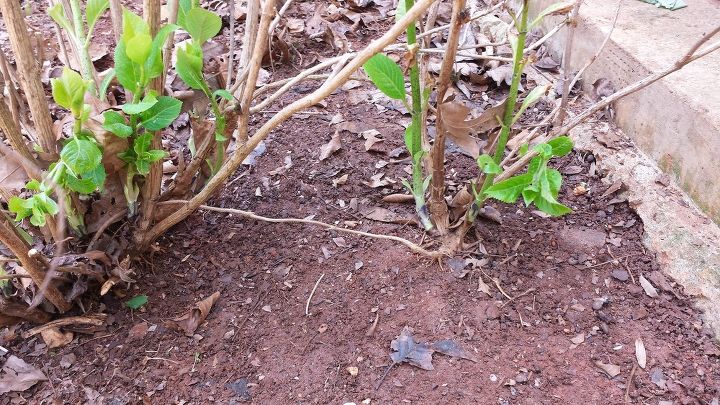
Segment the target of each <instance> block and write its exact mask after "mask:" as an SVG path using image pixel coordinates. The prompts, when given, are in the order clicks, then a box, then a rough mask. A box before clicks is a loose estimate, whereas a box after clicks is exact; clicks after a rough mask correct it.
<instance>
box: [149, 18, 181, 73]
mask: <svg viewBox="0 0 720 405" xmlns="http://www.w3.org/2000/svg"><path fill="white" fill-rule="evenodd" d="M178 28H180V27H179V26H177V25H175V24H167V25H164V26H163V27H162V28H160V31H158V33H157V35H155V38H154V39H153V42H152V46H151V50H150V55H148V57H147V60H146V61H145V76H146V79H147V80H148V82H149V81H150V80H152V79H154V78H156V77H159V76H160V75H162V74H163V70H164V69H165V65H164V64H163V58H162V50H163V46H164V45H165V41H167V39H168V37H169V36H170V34H172V33H173V32H174V31H175V30H176V29H178Z"/></svg>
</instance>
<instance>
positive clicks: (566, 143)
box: [547, 136, 573, 157]
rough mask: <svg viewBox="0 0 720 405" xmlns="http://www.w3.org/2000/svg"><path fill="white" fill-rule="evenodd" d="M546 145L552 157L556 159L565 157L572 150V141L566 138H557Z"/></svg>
mask: <svg viewBox="0 0 720 405" xmlns="http://www.w3.org/2000/svg"><path fill="white" fill-rule="evenodd" d="M547 144H548V145H550V147H551V148H552V155H553V156H558V157H560V156H565V155H567V154H568V153H570V151H572V148H573V141H572V140H571V139H570V138H569V137H567V136H558V137H557V138H554V139H551V140H550V141H548V142H547Z"/></svg>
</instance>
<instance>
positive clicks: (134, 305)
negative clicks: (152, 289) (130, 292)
mask: <svg viewBox="0 0 720 405" xmlns="http://www.w3.org/2000/svg"><path fill="white" fill-rule="evenodd" d="M147 302H148V296H147V295H138V296H135V297H132V298H130V299H129V300H127V301H126V302H125V306H127V307H128V308H130V309H138V308H140V307H142V306H143V305H145V304H147Z"/></svg>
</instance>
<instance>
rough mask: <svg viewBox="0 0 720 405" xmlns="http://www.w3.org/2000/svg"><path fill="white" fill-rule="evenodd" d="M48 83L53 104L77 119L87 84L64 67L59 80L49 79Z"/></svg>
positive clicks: (80, 112)
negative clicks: (50, 87)
mask: <svg viewBox="0 0 720 405" xmlns="http://www.w3.org/2000/svg"><path fill="white" fill-rule="evenodd" d="M50 83H51V86H52V95H53V99H54V100H55V102H56V103H57V104H58V105H59V106H61V107H63V108H66V109H68V110H70V111H71V112H72V114H73V116H74V117H75V118H79V117H80V115H81V114H82V110H83V104H84V100H85V91H86V90H87V88H88V82H86V81H85V80H83V78H82V76H80V74H79V73H77V72H76V71H74V70H72V69H70V68H69V67H65V68H64V69H63V72H62V75H61V76H60V77H59V78H56V79H51V80H50Z"/></svg>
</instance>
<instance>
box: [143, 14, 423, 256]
mask: <svg viewBox="0 0 720 405" xmlns="http://www.w3.org/2000/svg"><path fill="white" fill-rule="evenodd" d="M434 1H435V0H420V1H418V2H417V3H416V4H415V5H414V6H413V7H412V8H411V9H410V10H408V12H407V14H406V15H405V17H403V18H402V19H400V21H398V22H396V23H395V24H394V25H393V26H392V27H391V28H390V29H389V30H388V31H387V32H386V33H385V34H384V35H383V36H381V37H380V38H378V39H376V40H374V41H373V42H371V43H370V44H369V45H368V46H367V47H366V48H365V49H364V50H363V51H362V52H359V53H358V54H357V55H356V56H355V57H354V58H353V59H352V60H351V61H350V62H349V63H348V64H347V65H346V66H345V68H343V70H342V71H340V72H339V73H338V75H337V76H336V77H334V78H333V79H332V80H331V81H328V82H325V83H324V84H323V85H322V86H320V88H318V89H317V90H315V91H314V92H312V93H311V94H308V95H307V96H305V97H303V98H301V99H299V100H297V101H295V102H293V103H292V104H290V105H288V106H286V107H285V108H283V109H282V110H280V111H279V112H278V113H277V114H275V115H274V116H273V117H272V118H270V120H268V121H267V122H266V123H265V124H264V125H263V126H262V127H260V128H259V129H258V130H257V131H256V132H255V134H254V135H253V136H252V137H251V138H249V139H248V141H247V142H245V143H243V144H241V145H239V147H238V149H237V150H236V151H235V152H234V153H233V155H232V156H230V158H229V159H228V160H227V161H226V162H225V164H223V166H222V167H221V168H220V170H219V171H218V173H217V174H216V175H215V176H214V177H213V178H212V179H210V180H209V181H208V183H207V185H206V186H205V187H204V188H203V189H202V190H201V191H200V192H199V193H198V194H197V195H196V196H194V197H193V198H192V199H191V200H189V201H188V202H187V203H185V204H184V205H182V206H181V207H179V208H178V210H177V211H175V212H173V213H172V214H171V215H170V216H168V217H167V218H165V219H164V220H162V221H160V222H159V223H157V224H155V226H153V227H152V228H151V229H150V231H149V232H148V233H147V234H146V236H145V238H144V240H143V241H142V243H141V244H140V246H139V247H140V248H141V249H142V248H147V246H148V245H149V244H150V243H151V242H152V241H154V240H155V239H157V238H158V237H159V236H160V235H162V234H163V233H164V232H165V231H166V230H167V229H168V228H170V227H171V226H173V225H175V224H177V223H178V222H180V221H182V220H183V219H185V218H187V217H188V216H189V215H190V214H191V213H192V212H193V211H195V210H196V209H198V207H200V206H201V205H202V204H203V203H204V202H205V201H207V200H208V199H209V198H210V197H211V196H212V195H213V194H214V193H215V192H216V191H217V190H218V189H219V188H220V186H222V185H223V184H224V183H225V181H226V180H227V179H228V178H229V177H230V176H231V175H232V174H233V173H234V172H235V171H236V170H237V168H238V167H239V166H240V165H241V164H242V162H243V160H245V158H246V157H247V156H248V155H249V154H250V152H252V151H253V150H254V149H255V147H257V145H258V144H259V143H260V141H262V140H263V139H265V138H266V137H267V136H268V135H269V134H270V132H271V131H272V130H274V129H275V128H277V126H278V125H280V124H281V123H283V122H285V121H286V120H288V119H289V118H290V117H292V116H293V114H295V113H296V112H298V111H301V110H303V109H305V108H308V107H310V106H312V105H315V104H317V103H318V102H319V101H320V100H322V99H324V98H325V97H327V96H329V95H330V94H331V93H332V92H333V91H335V90H336V89H337V88H339V87H340V86H342V85H343V84H344V83H345V82H346V81H347V80H348V78H349V77H350V76H351V75H352V74H353V73H354V72H355V71H356V70H357V69H359V68H360V67H361V66H362V65H363V64H364V63H365V62H366V61H367V60H368V59H370V58H371V57H372V56H373V55H375V54H376V53H378V52H380V51H382V50H383V48H385V46H387V45H389V44H390V43H391V42H392V41H394V40H395V39H396V38H397V37H398V36H399V35H400V34H402V33H403V31H404V30H405V27H407V25H408V24H410V23H411V22H413V21H416V20H417V19H418V18H419V17H420V16H421V15H422V14H423V13H425V10H427V9H428V7H430V5H432V3H433V2H434ZM263 34H265V35H267V31H265V32H264V33H263V32H262V31H261V32H260V35H263ZM260 50H262V49H260ZM257 53H258V52H256V54H257ZM259 53H260V55H262V54H263V53H262V52H259ZM260 57H262V56H260ZM250 95H251V94H250ZM247 99H248V101H249V99H250V97H247ZM243 105H247V104H243ZM246 111H247V110H246V109H245V110H243V115H246V114H247V113H246ZM245 122H247V120H246V119H245ZM239 130H240V132H245V133H246V134H247V126H246V125H244V126H240V127H239Z"/></svg>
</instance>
